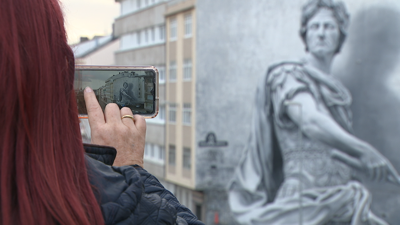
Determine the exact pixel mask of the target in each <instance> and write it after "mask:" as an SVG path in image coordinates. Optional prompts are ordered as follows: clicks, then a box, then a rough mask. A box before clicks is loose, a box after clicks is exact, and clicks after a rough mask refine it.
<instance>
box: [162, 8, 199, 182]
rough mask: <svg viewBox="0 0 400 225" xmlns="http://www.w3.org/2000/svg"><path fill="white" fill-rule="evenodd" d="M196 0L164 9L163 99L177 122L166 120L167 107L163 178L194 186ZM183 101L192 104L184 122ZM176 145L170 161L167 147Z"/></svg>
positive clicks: (168, 114)
mask: <svg viewBox="0 0 400 225" xmlns="http://www.w3.org/2000/svg"><path fill="white" fill-rule="evenodd" d="M194 6H195V1H192V0H190V1H172V2H171V3H169V4H168V6H167V11H166V21H167V22H166V31H167V32H166V34H167V35H166V37H167V41H166V52H167V59H166V65H167V67H166V68H167V70H166V71H167V79H166V88H167V93H166V94H167V95H166V101H167V102H168V104H171V103H172V104H176V122H171V121H168V118H169V116H170V113H169V110H168V109H169V107H167V122H166V123H167V129H166V150H167V157H166V159H167V160H166V171H167V173H166V179H167V180H168V181H170V182H173V183H175V184H178V185H181V186H184V187H187V188H190V189H193V188H194V186H195V182H194V181H195V168H196V167H195V151H196V149H195V145H194V144H195V142H194V135H195V129H196V128H195V126H194V121H195V119H194V118H195V113H194V109H195V107H196V105H195V95H194V91H195V82H196V75H195V64H196V63H195V62H196V61H195V60H196V58H195V40H196V39H195V37H196V31H195V30H196V29H195V24H196V11H195V9H194ZM188 14H191V18H192V34H191V35H190V37H188V36H186V37H185V34H184V32H185V15H188ZM173 20H175V21H176V32H177V37H176V38H174V39H171V33H170V32H171V21H173ZM185 59H191V62H192V64H191V65H192V66H191V68H192V69H191V70H192V72H191V79H190V80H189V81H187V80H184V77H183V76H184V69H183V67H184V61H185ZM171 62H175V65H176V81H171V80H170V76H171V71H170V69H171ZM185 104H190V106H191V123H190V125H186V124H183V122H182V120H183V108H184V105H185ZM171 145H174V146H175V149H176V154H175V155H176V157H175V165H170V164H169V163H168V162H169V154H168V153H169V151H170V149H169V147H170V146H171ZM184 148H189V149H190V152H191V154H190V165H191V169H190V170H189V169H186V168H184V166H183V164H184V160H183V155H184Z"/></svg>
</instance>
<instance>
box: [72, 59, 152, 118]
mask: <svg viewBox="0 0 400 225" xmlns="http://www.w3.org/2000/svg"><path fill="white" fill-rule="evenodd" d="M86 87H90V88H92V89H93V91H94V93H95V95H96V98H97V100H98V101H99V104H100V106H101V108H102V109H103V111H104V109H105V107H106V105H107V104H108V103H115V104H117V105H118V106H119V107H120V108H122V107H128V108H130V109H131V110H132V113H133V114H140V115H143V116H145V117H146V118H153V117H155V116H156V115H157V113H158V71H157V69H156V68H155V67H153V66H132V67H128V66H84V65H77V66H75V80H74V90H75V94H76V101H77V104H78V113H79V117H80V118H87V109H86V104H85V100H84V97H83V91H84V89H85V88H86Z"/></svg>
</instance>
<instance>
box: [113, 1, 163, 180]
mask: <svg viewBox="0 0 400 225" xmlns="http://www.w3.org/2000/svg"><path fill="white" fill-rule="evenodd" d="M116 2H119V3H120V7H121V14H120V16H119V17H118V18H116V19H115V22H114V35H115V36H116V37H118V38H119V39H120V46H119V49H118V50H117V51H116V52H115V53H114V55H115V61H116V64H117V65H152V66H156V67H157V68H158V70H159V84H160V85H159V95H160V108H159V115H158V116H157V117H156V118H155V119H151V120H147V139H146V150H145V167H146V169H147V170H148V171H149V172H151V173H152V174H154V175H155V176H157V177H158V178H160V180H163V179H164V177H165V169H164V168H165V163H164V162H165V121H164V120H165V19H164V13H165V10H166V4H167V2H166V1H164V0H116ZM166 186H168V185H166Z"/></svg>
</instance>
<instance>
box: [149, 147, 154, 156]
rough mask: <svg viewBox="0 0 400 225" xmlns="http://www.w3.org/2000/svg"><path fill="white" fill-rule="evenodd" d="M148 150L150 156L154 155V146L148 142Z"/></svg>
mask: <svg viewBox="0 0 400 225" xmlns="http://www.w3.org/2000/svg"><path fill="white" fill-rule="evenodd" d="M149 150H150V157H152V158H153V157H154V146H153V145H152V144H149Z"/></svg>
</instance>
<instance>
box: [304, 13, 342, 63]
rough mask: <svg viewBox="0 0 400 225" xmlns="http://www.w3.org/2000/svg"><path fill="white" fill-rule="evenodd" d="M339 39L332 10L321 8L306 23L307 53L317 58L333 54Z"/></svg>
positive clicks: (337, 27)
mask: <svg viewBox="0 0 400 225" xmlns="http://www.w3.org/2000/svg"><path fill="white" fill-rule="evenodd" d="M339 38H340V31H339V26H338V23H337V21H336V19H335V17H334V15H333V12H332V10H330V9H327V8H321V9H319V10H318V12H317V13H316V14H315V15H314V16H313V17H312V18H311V19H310V20H309V21H308V23H307V34H306V42H307V47H308V51H309V52H310V53H311V54H313V55H315V56H318V57H324V56H326V55H332V54H334V53H335V51H336V49H337V47H338V44H339Z"/></svg>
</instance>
